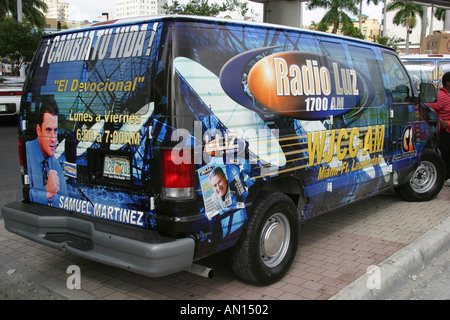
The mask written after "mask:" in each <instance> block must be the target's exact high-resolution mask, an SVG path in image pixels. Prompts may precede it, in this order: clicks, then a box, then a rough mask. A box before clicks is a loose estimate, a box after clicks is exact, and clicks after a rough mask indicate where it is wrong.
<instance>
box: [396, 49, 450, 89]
mask: <svg viewBox="0 0 450 320" xmlns="http://www.w3.org/2000/svg"><path fill="white" fill-rule="evenodd" d="M400 58H401V60H402V62H403V64H404V65H405V67H406V69H407V70H408V72H409V74H410V75H411V78H412V80H413V82H414V83H415V84H416V85H417V87H418V86H419V84H420V83H421V82H428V83H432V84H434V86H435V87H436V88H439V87H440V86H441V80H442V75H443V74H444V73H446V72H448V71H450V54H410V55H403V56H400Z"/></svg>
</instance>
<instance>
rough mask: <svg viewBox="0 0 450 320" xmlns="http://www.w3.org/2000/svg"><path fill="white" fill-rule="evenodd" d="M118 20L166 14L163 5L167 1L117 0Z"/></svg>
mask: <svg viewBox="0 0 450 320" xmlns="http://www.w3.org/2000/svg"><path fill="white" fill-rule="evenodd" d="M115 4H116V15H115V17H116V18H117V19H121V18H127V17H139V16H147V15H160V14H163V13H164V10H163V5H164V4H167V0H116V3H115Z"/></svg>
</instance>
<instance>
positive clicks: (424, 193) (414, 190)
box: [395, 150, 445, 202]
mask: <svg viewBox="0 0 450 320" xmlns="http://www.w3.org/2000/svg"><path fill="white" fill-rule="evenodd" d="M444 178H445V167H444V162H443V160H442V158H441V157H440V156H439V155H438V154H437V153H435V152H432V151H429V150H426V151H425V152H424V154H423V156H422V160H421V161H420V163H419V166H418V167H417V169H416V170H415V171H414V173H413V175H412V176H411V178H410V179H409V181H408V182H406V183H404V184H403V185H400V186H398V187H397V188H395V191H396V192H397V194H398V195H399V196H400V197H401V198H402V199H404V200H406V201H411V202H419V201H429V200H431V199H433V198H434V197H436V196H437V195H438V193H439V192H440V191H441V189H442V186H443V185H444V180H445V179H444Z"/></svg>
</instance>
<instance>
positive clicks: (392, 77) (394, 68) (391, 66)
mask: <svg viewBox="0 0 450 320" xmlns="http://www.w3.org/2000/svg"><path fill="white" fill-rule="evenodd" d="M383 57H384V68H385V70H386V75H387V80H388V85H389V88H390V90H391V92H392V99H393V101H394V102H395V103H399V102H400V103H401V102H408V101H409V98H410V96H411V93H412V90H411V83H410V81H409V77H408V74H407V73H406V70H405V68H404V67H403V65H402V64H401V62H400V61H399V60H398V58H397V57H396V56H394V55H392V54H388V53H385V52H383Z"/></svg>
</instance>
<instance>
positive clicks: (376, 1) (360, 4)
mask: <svg viewBox="0 0 450 320" xmlns="http://www.w3.org/2000/svg"><path fill="white" fill-rule="evenodd" d="M370 2H373V4H374V5H377V4H378V0H367V4H368V5H369V4H370ZM362 3H363V0H359V31H361V32H362V24H361V18H362Z"/></svg>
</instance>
